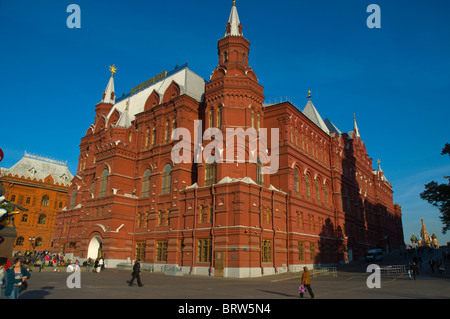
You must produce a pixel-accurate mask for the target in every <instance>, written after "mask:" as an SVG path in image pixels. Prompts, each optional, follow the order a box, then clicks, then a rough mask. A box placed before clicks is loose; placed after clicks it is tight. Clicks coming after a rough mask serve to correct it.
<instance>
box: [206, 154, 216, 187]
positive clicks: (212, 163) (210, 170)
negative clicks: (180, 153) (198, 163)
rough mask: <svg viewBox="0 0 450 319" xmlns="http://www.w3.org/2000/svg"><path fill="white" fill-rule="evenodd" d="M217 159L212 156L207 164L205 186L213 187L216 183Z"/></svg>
mask: <svg viewBox="0 0 450 319" xmlns="http://www.w3.org/2000/svg"><path fill="white" fill-rule="evenodd" d="M216 168H217V166H216V158H215V157H214V156H210V157H209V158H208V159H207V161H206V164H205V186H211V185H214V184H215V183H216Z"/></svg>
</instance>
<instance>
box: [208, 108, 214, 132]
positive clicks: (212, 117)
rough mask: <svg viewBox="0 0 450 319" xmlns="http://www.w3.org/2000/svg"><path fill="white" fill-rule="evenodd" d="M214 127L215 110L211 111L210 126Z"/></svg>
mask: <svg viewBox="0 0 450 319" xmlns="http://www.w3.org/2000/svg"><path fill="white" fill-rule="evenodd" d="M213 127H214V110H213V109H211V111H209V128H213Z"/></svg>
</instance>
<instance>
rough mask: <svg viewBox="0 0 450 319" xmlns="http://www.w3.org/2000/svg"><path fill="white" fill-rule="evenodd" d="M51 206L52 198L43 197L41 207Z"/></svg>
mask: <svg viewBox="0 0 450 319" xmlns="http://www.w3.org/2000/svg"><path fill="white" fill-rule="evenodd" d="M49 204H50V198H49V197H48V196H47V195H44V196H42V200H41V206H48V205H49Z"/></svg>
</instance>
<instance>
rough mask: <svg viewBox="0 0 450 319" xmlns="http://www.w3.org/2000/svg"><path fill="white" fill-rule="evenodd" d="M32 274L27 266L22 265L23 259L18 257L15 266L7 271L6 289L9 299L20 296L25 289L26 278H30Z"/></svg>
mask: <svg viewBox="0 0 450 319" xmlns="http://www.w3.org/2000/svg"><path fill="white" fill-rule="evenodd" d="M30 277H31V275H30V273H29V272H28V270H27V269H26V268H25V267H22V259H20V258H16V259H15V260H14V267H11V268H9V269H8V271H7V272H6V278H7V279H6V280H7V284H6V289H5V296H7V298H8V299H17V298H19V295H20V293H21V292H22V290H23V289H24V286H25V284H26V280H27V279H30Z"/></svg>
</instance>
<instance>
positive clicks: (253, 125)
mask: <svg viewBox="0 0 450 319" xmlns="http://www.w3.org/2000/svg"><path fill="white" fill-rule="evenodd" d="M251 117H252V119H251V120H252V128H255V111H253V109H252V110H251Z"/></svg>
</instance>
